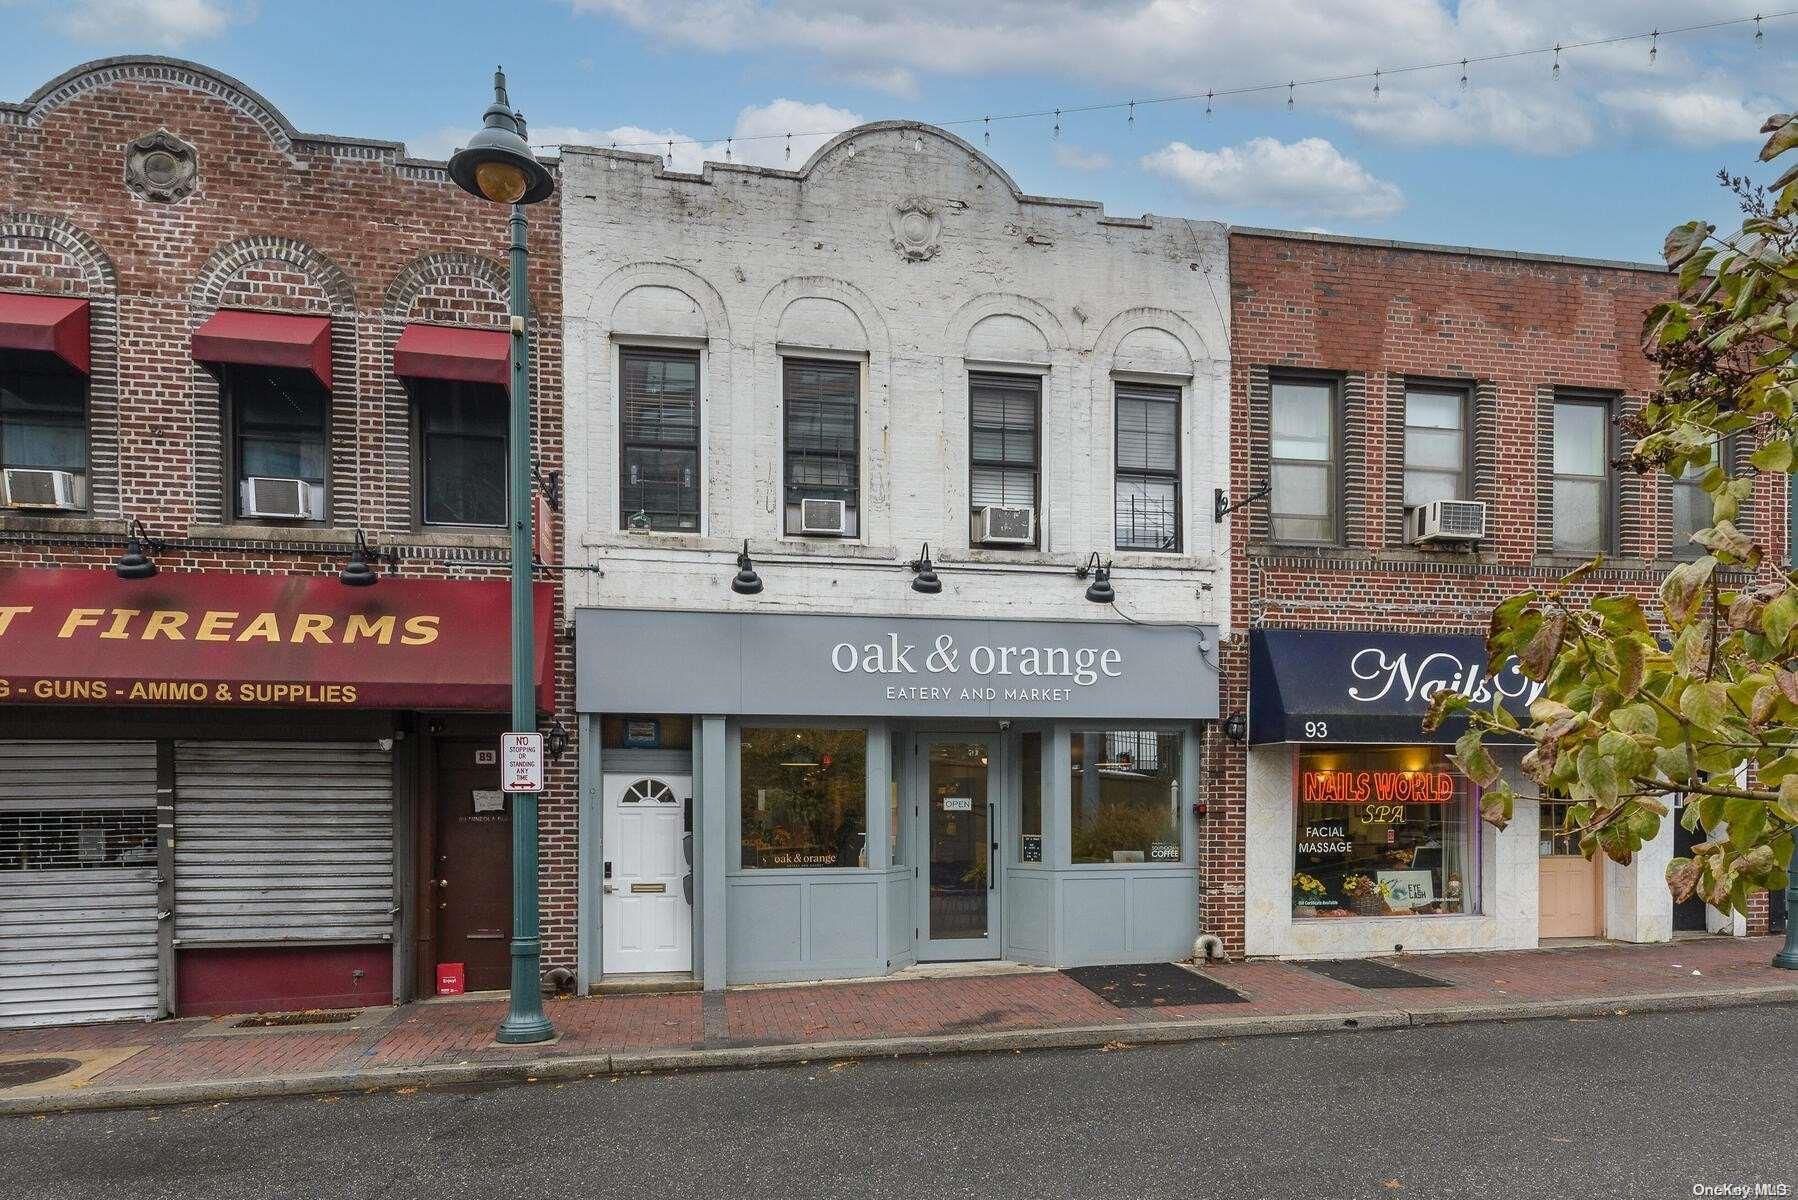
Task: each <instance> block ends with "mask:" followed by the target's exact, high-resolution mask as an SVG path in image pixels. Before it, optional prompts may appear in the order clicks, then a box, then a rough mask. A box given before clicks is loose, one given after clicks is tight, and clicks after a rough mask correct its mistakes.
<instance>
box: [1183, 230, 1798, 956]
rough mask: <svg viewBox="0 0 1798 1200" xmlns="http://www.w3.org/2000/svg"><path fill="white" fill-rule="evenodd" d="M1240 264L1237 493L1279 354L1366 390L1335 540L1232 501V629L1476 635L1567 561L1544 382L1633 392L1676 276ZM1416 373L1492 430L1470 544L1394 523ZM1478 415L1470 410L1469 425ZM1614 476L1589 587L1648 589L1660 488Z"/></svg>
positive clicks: (1229, 903) (1276, 249) (1237, 683)
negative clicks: (1283, 538) (1612, 531)
mask: <svg viewBox="0 0 1798 1200" xmlns="http://www.w3.org/2000/svg"><path fill="white" fill-rule="evenodd" d="M1230 275H1231V351H1230V353H1231V446H1232V450H1231V465H1230V471H1231V478H1232V479H1233V480H1234V481H1235V482H1234V484H1233V488H1234V490H1235V492H1236V493H1237V494H1238V495H1247V494H1248V493H1250V492H1251V491H1253V490H1254V489H1255V488H1258V487H1261V486H1262V485H1263V484H1265V482H1266V480H1267V436H1268V433H1267V413H1266V404H1267V400H1266V391H1265V380H1266V372H1267V370H1268V369H1269V368H1272V369H1275V370H1278V369H1280V368H1292V369H1307V370H1318V371H1328V372H1337V373H1342V374H1343V375H1344V376H1346V377H1347V378H1348V380H1349V381H1350V383H1351V386H1350V388H1349V389H1348V390H1349V391H1350V392H1351V393H1352V392H1354V391H1356V390H1359V392H1360V394H1361V400H1360V403H1359V404H1358V405H1355V404H1351V405H1350V409H1351V411H1350V414H1349V416H1348V418H1347V420H1345V428H1344V429H1343V431H1342V434H1343V437H1342V441H1343V444H1344V453H1345V456H1346V459H1347V461H1345V462H1344V463H1343V475H1344V478H1345V480H1346V481H1347V489H1348V494H1347V495H1346V496H1345V497H1344V501H1345V503H1344V510H1345V512H1346V513H1347V514H1349V516H1350V520H1349V521H1348V528H1347V529H1346V531H1345V537H1344V539H1343V541H1344V544H1343V545H1342V546H1341V547H1338V548H1329V549H1317V548H1296V547H1278V546H1274V545H1271V544H1270V543H1269V540H1268V525H1267V522H1266V519H1265V516H1264V514H1265V504H1257V505H1252V506H1250V507H1248V508H1246V509H1243V510H1239V511H1238V512H1237V513H1236V514H1235V515H1234V516H1233V517H1232V518H1231V520H1232V529H1231V585H1232V590H1231V619H1230V624H1231V628H1232V629H1234V630H1236V631H1238V633H1239V634H1240V632H1241V631H1243V630H1246V629H1249V628H1251V627H1257V626H1265V627H1289V628H1299V627H1308V628H1340V629H1362V630H1390V631H1393V632H1414V631H1417V630H1420V629H1428V630H1431V631H1450V632H1452V631H1459V632H1467V633H1479V632H1483V631H1484V629H1485V626H1486V621H1487V618H1488V616H1489V614H1490V610H1491V607H1492V605H1493V604H1494V603H1495V602H1497V601H1498V600H1500V599H1502V598H1503V597H1504V596H1506V595H1509V594H1512V593H1514V592H1516V591H1519V590H1522V589H1525V588H1530V587H1537V586H1541V585H1542V584H1544V583H1546V582H1548V581H1550V580H1552V579H1554V578H1556V577H1557V576H1559V575H1561V574H1564V573H1565V572H1566V571H1567V570H1568V569H1569V568H1570V567H1571V566H1572V565H1575V563H1576V562H1577V560H1567V559H1562V558H1558V557H1556V556H1553V555H1551V554H1548V553H1545V552H1544V544H1545V542H1546V537H1545V532H1544V531H1545V529H1546V526H1545V525H1544V524H1542V522H1541V520H1539V518H1542V519H1545V518H1546V516H1547V512H1546V509H1545V508H1544V507H1543V503H1544V501H1543V498H1542V497H1540V496H1539V494H1538V493H1539V483H1540V481H1541V472H1542V463H1543V458H1544V450H1545V449H1546V447H1545V444H1544V443H1543V441H1542V438H1541V435H1542V434H1543V433H1544V432H1545V427H1544V426H1543V423H1542V422H1543V417H1544V416H1545V415H1546V414H1545V413H1544V412H1543V411H1542V401H1541V398H1542V397H1543V396H1545V395H1546V394H1547V391H1546V389H1551V388H1556V387H1567V388H1575V387H1577V388H1590V389H1598V390H1603V391H1607V392H1615V393H1619V394H1620V395H1621V396H1622V397H1624V398H1625V399H1624V403H1625V405H1626V406H1627V404H1628V403H1629V402H1630V400H1631V399H1632V398H1640V397H1641V396H1642V395H1644V394H1645V393H1646V392H1647V391H1648V390H1650V389H1651V388H1652V386H1653V383H1654V370H1653V367H1652V365H1651V364H1650V363H1649V362H1648V361H1647V360H1646V359H1645V358H1643V356H1642V354H1641V352H1640V331H1641V324H1642V318H1643V314H1644V313H1645V312H1646V310H1647V309H1648V308H1649V307H1650V306H1651V305H1653V304H1654V303H1655V302H1656V301H1658V300H1659V299H1661V298H1663V297H1665V296H1667V295H1668V294H1669V293H1670V291H1671V285H1670V280H1669V278H1668V277H1667V275H1666V274H1665V273H1664V272H1659V271H1653V270H1632V269H1628V268H1625V267H1618V266H1598V265H1586V264H1575V263H1567V262H1553V261H1545V260H1531V259H1524V258H1520V257H1516V256H1506V255H1502V254H1491V255H1482V254H1475V253H1463V252H1456V251H1448V250H1441V251H1438V250H1429V249H1422V248H1416V247H1410V248H1407V247H1397V246H1390V245H1383V244H1373V243H1355V242H1351V241H1348V240H1332V239H1328V238H1312V237H1307V236H1305V235H1293V236H1273V235H1268V234H1258V233H1240V232H1239V233H1232V234H1231V236H1230ZM1407 376H1416V377H1427V378H1431V379H1453V380H1465V381H1467V382H1468V383H1470V384H1473V385H1476V386H1477V390H1478V397H1477V399H1476V405H1478V404H1480V403H1481V402H1486V403H1489V404H1490V409H1489V411H1488V414H1487V415H1488V418H1489V423H1488V424H1487V425H1486V428H1488V429H1489V431H1490V433H1489V437H1490V446H1489V449H1488V450H1487V452H1486V453H1485V454H1484V455H1480V456H1476V457H1479V458H1480V459H1481V461H1479V462H1478V463H1477V464H1476V470H1475V475H1476V491H1477V492H1478V493H1479V494H1478V495H1477V496H1476V498H1479V499H1484V500H1486V501H1487V503H1488V512H1487V527H1488V531H1489V533H1490V534H1491V536H1490V538H1489V540H1488V541H1486V542H1484V543H1482V544H1481V546H1480V548H1479V551H1478V552H1477V554H1476V553H1473V552H1470V551H1467V550H1444V551H1428V550H1420V549H1416V548H1412V547H1408V546H1404V545H1403V544H1402V543H1401V540H1400V539H1399V538H1398V537H1397V536H1396V531H1397V526H1396V522H1395V521H1394V519H1393V518H1394V515H1395V514H1394V513H1393V511H1392V510H1393V506H1394V505H1396V504H1398V503H1399V502H1400V501H1399V497H1400V492H1399V490H1398V488H1397V484H1398V481H1399V479H1400V478H1401V476H1402V472H1403V469H1404V452H1403V446H1402V444H1400V443H1399V442H1397V441H1389V436H1388V432H1387V431H1388V429H1389V419H1390V418H1392V417H1397V418H1398V420H1397V427H1396V429H1395V430H1394V431H1393V432H1394V433H1396V434H1399V435H1402V429H1403V420H1402V409H1401V408H1399V406H1401V405H1402V403H1403V387H1402V384H1403V381H1404V379H1405V378H1406V377H1407ZM1356 383H1358V384H1359V385H1360V386H1359V388H1358V389H1356V388H1355V387H1354V386H1353V385H1354V384H1356ZM1388 397H1390V400H1389V399H1388ZM1357 409H1358V411H1355V410H1357ZM1478 430H1479V423H1478V422H1476V438H1477V436H1478ZM1621 493H1622V494H1621V496H1620V498H1619V503H1618V509H1619V526H1620V541H1619V546H1620V550H1621V553H1620V554H1619V556H1617V557H1616V558H1615V559H1613V560H1612V561H1611V562H1610V563H1609V564H1608V565H1607V566H1605V567H1604V568H1603V569H1601V570H1599V571H1598V572H1596V573H1595V574H1594V575H1593V576H1592V577H1590V581H1589V582H1588V583H1587V584H1586V585H1584V586H1583V587H1582V588H1581V589H1580V591H1581V592H1582V593H1584V594H1592V593H1596V592H1606V593H1614V592H1631V593H1635V594H1637V595H1640V596H1643V597H1644V598H1648V597H1651V596H1652V595H1653V594H1654V592H1655V588H1656V585H1657V582H1658V580H1659V578H1660V576H1661V574H1662V572H1663V571H1664V570H1665V569H1666V567H1667V566H1669V565H1671V564H1670V563H1669V562H1668V561H1667V555H1668V553H1669V550H1670V540H1671V539H1670V533H1669V523H1670V519H1671V516H1670V513H1671V510H1670V507H1669V505H1668V500H1667V496H1666V485H1665V484H1664V482H1662V481H1660V480H1657V479H1649V480H1643V481H1637V480H1634V479H1628V480H1626V481H1624V483H1623V485H1622V488H1621ZM1784 501H1785V497H1784V483H1783V481H1782V480H1777V479H1770V480H1763V481H1762V483H1761V487H1760V491H1759V493H1758V494H1757V495H1756V497H1755V500H1754V501H1753V502H1752V503H1751V504H1750V505H1749V506H1748V514H1747V515H1748V517H1749V519H1751V520H1753V521H1754V522H1755V523H1756V532H1757V534H1758V536H1759V540H1760V541H1761V542H1762V544H1763V545H1767V546H1769V547H1771V548H1772V549H1773V550H1774V552H1775V553H1776V554H1779V555H1783V553H1784V548H1785V540H1786V539H1785V524H1784V520H1783V513H1784V507H1783V506H1784ZM1357 516H1358V519H1356V518H1357ZM1225 663H1226V667H1227V671H1226V676H1225V680H1224V700H1223V705H1224V711H1225V712H1226V713H1230V712H1242V711H1246V709H1247V698H1248V674H1247V655H1246V652H1245V651H1244V650H1243V648H1242V647H1240V646H1238V647H1236V648H1234V649H1231V650H1228V651H1226V656H1225ZM1220 747H1221V749H1220V754H1219V762H1218V763H1217V764H1216V769H1217V770H1218V772H1219V777H1220V782H1221V783H1222V785H1223V786H1222V788H1221V789H1220V795H1221V797H1222V798H1223V799H1222V803H1221V804H1218V805H1214V806H1213V807H1212V809H1211V815H1210V816H1209V818H1208V821H1207V831H1206V838H1207V845H1206V851H1207V867H1206V870H1207V880H1206V883H1207V899H1206V911H1205V914H1204V918H1205V923H1206V926H1207V928H1209V929H1211V930H1212V931H1213V932H1216V933H1218V934H1220V935H1221V936H1223V937H1224V938H1225V940H1226V942H1227V943H1228V944H1229V945H1230V947H1231V949H1232V951H1233V952H1240V950H1241V946H1242V929H1243V916H1242V895H1241V864H1242V861H1243V840H1242V839H1243V818H1244V789H1245V780H1244V776H1243V771H1244V750H1243V747H1242V746H1241V745H1240V744H1236V743H1230V742H1227V741H1220ZM1220 809H1221V811H1220Z"/></svg>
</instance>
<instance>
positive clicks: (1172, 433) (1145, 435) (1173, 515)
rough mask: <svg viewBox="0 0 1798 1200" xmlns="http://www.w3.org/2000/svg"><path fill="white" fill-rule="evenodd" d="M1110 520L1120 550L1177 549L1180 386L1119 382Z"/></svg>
mask: <svg viewBox="0 0 1798 1200" xmlns="http://www.w3.org/2000/svg"><path fill="white" fill-rule="evenodd" d="M1114 407H1115V409H1116V412H1117V417H1116V423H1117V477H1116V489H1115V496H1116V498H1115V505H1116V509H1115V514H1114V515H1115V524H1116V528H1117V548H1118V549H1119V550H1166V551H1177V550H1179V549H1180V389H1179V388H1177V387H1158V386H1154V385H1152V384H1143V383H1119V384H1118V385H1117V393H1116V398H1115V405H1114Z"/></svg>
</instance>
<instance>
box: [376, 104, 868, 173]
mask: <svg viewBox="0 0 1798 1200" xmlns="http://www.w3.org/2000/svg"><path fill="white" fill-rule="evenodd" d="M860 124H862V117H861V114H859V113H855V112H851V111H850V110H848V109H846V108H836V107H834V106H832V105H829V104H807V103H804V102H802V101H799V100H786V99H779V100H770V101H769V102H768V103H767V104H751V105H748V106H746V107H745V108H743V109H742V110H740V111H739V112H738V113H737V121H736V125H735V126H734V127H733V128H732V130H731V139H730V141H729V143H728V144H727V143H726V142H725V141H723V140H719V141H714V142H699V141H696V140H695V139H694V136H693V135H691V134H689V133H687V132H685V131H683V130H679V129H646V128H644V127H643V126H641V125H619V126H617V127H615V128H612V129H587V128H582V127H580V126H576V125H532V126H531V127H530V134H531V145H533V146H535V147H537V148H538V149H539V150H543V149H546V148H553V147H556V146H600V147H608V148H609V147H616V148H617V149H620V150H631V151H634V152H636V153H638V154H659V155H661V156H662V157H663V158H665V159H668V160H669V162H670V165H671V167H672V169H674V170H676V171H688V172H698V171H700V170H701V169H703V167H704V165H705V164H706V163H708V162H719V163H721V162H724V161H726V159H725V155H726V153H727V152H728V153H729V161H731V162H735V163H752V164H755V165H757V166H763V167H787V168H791V169H793V170H797V169H799V168H800V167H801V166H804V165H805V160H806V159H808V158H810V157H811V156H812V154H813V153H814V152H816V151H817V150H818V148H819V147H821V146H823V145H824V143H826V142H828V141H829V140H830V139H831V138H833V137H835V136H836V135H837V134H839V133H841V132H842V131H843V130H845V129H853V128H855V126H857V125H860ZM473 132H474V130H473V129H468V128H461V127H457V126H446V127H444V128H442V129H438V130H436V131H435V132H433V133H428V134H424V135H423V136H421V137H417V138H414V139H412V140H411V141H410V142H408V143H407V147H406V148H407V150H408V152H409V153H411V154H413V155H414V156H416V157H418V158H433V159H444V158H448V157H449V156H450V155H451V154H453V153H455V152H456V150H457V149H458V148H459V147H461V146H462V145H464V144H466V143H467V141H468V138H469V135H470V134H472V133H473ZM788 134H791V135H792V138H791V139H790V141H791V144H792V155H791V157H789V156H788V154H787V146H788V142H789V139H788V137H787V135H788Z"/></svg>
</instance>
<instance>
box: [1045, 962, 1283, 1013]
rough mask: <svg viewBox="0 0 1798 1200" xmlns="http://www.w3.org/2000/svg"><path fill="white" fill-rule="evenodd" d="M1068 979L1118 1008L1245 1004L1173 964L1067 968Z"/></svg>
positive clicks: (1215, 983) (1221, 987)
mask: <svg viewBox="0 0 1798 1200" xmlns="http://www.w3.org/2000/svg"><path fill="white" fill-rule="evenodd" d="M1062 974H1063V975H1066V976H1067V977H1068V978H1069V979H1072V980H1073V981H1074V982H1075V983H1077V984H1079V985H1080V986H1081V987H1083V988H1085V989H1086V990H1087V991H1089V992H1091V993H1092V994H1093V995H1095V996H1097V997H1099V999H1101V1000H1104V1001H1107V1002H1109V1003H1110V1004H1112V1005H1114V1006H1116V1007H1118V1008H1161V1007H1163V1006H1164V1005H1172V1004H1247V1003H1248V1000H1247V999H1246V998H1245V997H1244V996H1243V995H1242V994H1241V993H1240V992H1237V991H1235V990H1233V989H1231V988H1227V987H1225V986H1224V985H1223V984H1221V983H1219V982H1218V981H1217V980H1215V979H1212V978H1210V977H1208V976H1205V975H1201V974H1199V973H1198V972H1197V971H1188V970H1187V969H1186V968H1185V967H1181V966H1176V965H1175V964H1173V963H1139V964H1136V965H1134V966H1122V967H1068V968H1067V969H1065V970H1063V971H1062Z"/></svg>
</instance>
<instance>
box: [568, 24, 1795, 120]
mask: <svg viewBox="0 0 1798 1200" xmlns="http://www.w3.org/2000/svg"><path fill="white" fill-rule="evenodd" d="M1790 17H1798V9H1786V10H1784V11H1782V12H1774V13H1760V14H1757V15H1755V16H1752V17H1730V18H1727V19H1724V20H1720V21H1703V22H1699V23H1697V24H1694V25H1681V26H1679V27H1677V28H1674V29H1654V30H1650V31H1647V32H1644V33H1624V34H1618V35H1616V36H1615V37H1602V38H1589V39H1587V40H1586V41H1583V42H1557V43H1555V44H1554V45H1552V46H1536V47H1532V48H1530V49H1527V50H1506V51H1502V52H1499V53H1494V54H1480V55H1469V56H1467V57H1465V58H1453V59H1446V60H1444V61H1442V62H1429V63H1414V64H1412V65H1410V66H1404V67H1378V68H1375V69H1374V70H1372V71H1356V72H1348V73H1344V74H1339V75H1318V76H1315V77H1313V78H1310V79H1287V80H1281V81H1279V82H1275V83H1257V84H1249V85H1246V86H1243V87H1233V88H1208V89H1206V90H1205V91H1202V92H1182V93H1178V94H1175V95H1170V96H1150V97H1148V98H1146V99H1145V98H1142V97H1138V98H1136V99H1133V100H1111V101H1105V102H1102V103H1097V104H1063V105H1059V106H1051V107H1048V108H1037V109H1029V110H1025V111H1022V112H1012V113H989V114H986V115H983V116H978V117H957V118H955V119H953V120H949V121H932V122H930V124H933V125H939V126H944V127H953V126H958V125H989V126H990V125H991V123H992V122H994V121H1028V120H1034V119H1040V118H1044V117H1056V118H1058V119H1059V118H1060V117H1063V116H1066V115H1067V114H1069V113H1093V112H1114V111H1117V110H1119V109H1126V108H1127V109H1129V110H1131V112H1132V114H1134V112H1135V109H1136V107H1137V106H1138V105H1148V104H1189V103H1193V102H1195V101H1199V100H1204V101H1206V102H1207V104H1209V103H1210V102H1211V101H1212V100H1214V99H1219V98H1222V97H1226V96H1253V95H1258V94H1261V93H1264V92H1278V91H1281V90H1282V89H1284V90H1285V92H1286V94H1287V96H1288V97H1289V98H1290V96H1291V95H1292V93H1293V92H1294V91H1295V90H1296V89H1298V88H1302V87H1320V86H1322V85H1325V84H1332V83H1354V82H1357V81H1360V80H1384V79H1387V78H1389V77H1391V76H1393V75H1413V74H1417V73H1419V72H1422V71H1446V70H1449V69H1451V68H1459V69H1460V70H1461V72H1462V74H1463V78H1465V73H1466V70H1467V68H1468V67H1469V66H1470V65H1471V66H1477V65H1480V64H1482V63H1496V62H1507V61H1511V60H1514V59H1520V58H1532V57H1540V56H1542V55H1554V56H1555V59H1556V63H1557V67H1558V63H1559V59H1560V56H1561V55H1562V54H1564V53H1566V52H1568V51H1570V50H1589V49H1592V48H1593V47H1597V46H1618V45H1623V44H1625V43H1628V42H1649V43H1650V44H1651V45H1654V46H1658V44H1659V41H1660V39H1661V38H1664V37H1676V36H1678V35H1679V34H1682V33H1699V32H1703V31H1705V30H1710V29H1724V28H1728V27H1730V26H1736V25H1754V26H1755V27H1756V34H1755V36H1756V40H1758V39H1759V29H1760V26H1761V24H1762V23H1763V22H1766V21H1780V20H1785V19H1787V18H1790ZM845 132H847V131H846V130H842V129H815V130H810V131H806V132H798V131H788V132H785V133H758V134H748V135H740V134H734V133H733V134H726V135H722V136H719V137H715V138H697V137H695V138H680V137H677V138H657V139H655V140H654V141H647V142H614V143H612V145H611V149H614V150H632V149H640V148H645V147H663V146H666V147H668V148H669V150H670V151H671V152H672V150H673V148H674V147H675V146H704V145H709V144H713V143H717V142H725V141H729V142H731V143H733V144H734V143H736V142H765V141H772V140H775V139H777V138H789V139H790V138H794V137H835V136H836V135H838V134H840V133H845ZM557 145H559V143H547V144H545V145H543V146H541V147H539V148H541V149H546V150H547V149H553V148H555V147H556V146H557Z"/></svg>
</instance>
